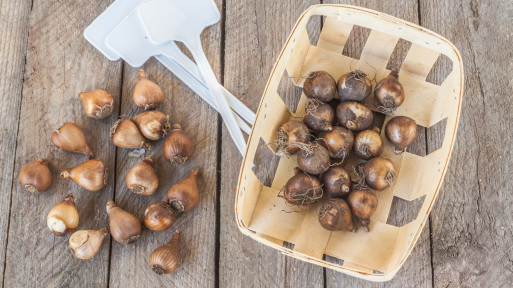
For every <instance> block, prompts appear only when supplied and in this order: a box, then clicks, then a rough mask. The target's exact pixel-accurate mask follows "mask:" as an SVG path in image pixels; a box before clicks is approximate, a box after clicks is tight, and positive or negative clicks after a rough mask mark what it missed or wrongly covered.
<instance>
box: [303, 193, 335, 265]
mask: <svg viewBox="0 0 513 288" xmlns="http://www.w3.org/2000/svg"><path fill="white" fill-rule="evenodd" d="M319 207H320V205H319V203H315V204H314V205H313V207H311V208H310V209H309V210H308V212H307V213H306V215H305V218H304V220H303V224H302V225H301V232H300V233H299V235H298V237H297V239H296V243H295V246H294V252H297V253H302V254H305V255H308V256H310V257H314V258H319V259H322V255H324V250H325V248H326V245H327V243H328V240H329V238H330V235H331V231H328V230H326V229H324V228H322V226H320V225H319V219H318V215H319V212H318V211H319Z"/></svg>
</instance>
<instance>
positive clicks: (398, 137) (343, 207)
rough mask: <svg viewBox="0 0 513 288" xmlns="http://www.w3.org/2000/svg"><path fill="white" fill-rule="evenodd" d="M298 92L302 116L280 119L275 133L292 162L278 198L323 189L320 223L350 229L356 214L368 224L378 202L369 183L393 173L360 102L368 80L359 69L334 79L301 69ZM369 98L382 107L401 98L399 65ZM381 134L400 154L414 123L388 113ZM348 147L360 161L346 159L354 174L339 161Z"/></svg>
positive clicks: (309, 199)
mask: <svg viewBox="0 0 513 288" xmlns="http://www.w3.org/2000/svg"><path fill="white" fill-rule="evenodd" d="M303 93H304V94H305V95H306V97H308V102H307V103H306V106H305V114H304V116H303V121H302V122H301V121H296V120H289V121H287V122H286V123H284V124H283V125H282V126H281V127H280V129H279V130H278V132H277V135H276V140H275V145H276V149H277V154H278V155H280V156H290V155H297V165H298V167H297V168H296V169H295V175H294V176H293V177H292V178H290V179H289V180H288V181H287V183H286V184H285V186H284V187H283V189H282V192H283V198H284V199H285V200H286V201H287V203H289V204H292V205H298V206H307V205H310V204H312V203H314V202H317V201H318V200H320V199H321V198H322V197H323V194H324V191H326V193H327V194H328V196H329V198H330V199H329V200H327V201H326V202H325V203H323V204H322V205H321V206H320V209H319V214H318V218H319V223H320V224H321V226H322V227H324V228H325V229H328V230H331V231H340V230H346V231H351V232H356V231H357V229H358V226H357V224H356V223H355V222H356V221H355V218H356V219H357V220H358V222H359V224H360V225H361V226H362V227H363V228H364V230H365V231H367V232H368V231H369V229H370V228H369V225H370V218H371V216H372V214H373V213H374V212H375V211H376V208H377V205H378V198H377V197H376V194H375V192H374V191H383V190H385V189H387V188H389V187H390V186H391V185H393V183H394V180H395V178H396V176H397V172H396V170H395V167H394V164H393V163H392V161H391V160H390V159H388V158H385V157H380V154H381V153H382V152H383V144H384V139H382V138H381V136H380V134H379V128H375V129H372V128H371V126H372V123H373V120H374V114H373V112H372V110H371V109H369V108H368V107H367V106H366V105H365V104H364V100H365V99H367V97H369V96H370V95H371V93H372V81H371V80H370V79H369V78H368V77H367V75H366V74H365V73H364V72H362V71H359V70H356V71H352V72H349V73H347V74H344V75H342V76H341V77H340V78H339V80H338V81H337V82H336V81H335V79H334V78H333V77H332V76H331V75H330V74H329V73H327V72H325V71H315V72H312V73H310V74H309V75H308V76H307V77H306V79H305V81H304V84H303ZM337 94H338V98H339V99H335V96H336V95H337ZM373 98H374V101H375V105H376V110H378V111H379V112H382V113H384V114H389V113H391V112H393V111H395V110H396V109H397V107H399V106H400V105H401V104H402V103H403V102H404V99H405V95H404V89H403V86H402V85H401V83H400V82H399V74H398V70H396V69H392V71H391V72H390V74H389V75H388V76H387V77H385V78H383V79H382V80H381V81H379V82H378V83H377V84H376V87H375V88H374V97H373ZM353 133H354V134H353ZM385 136H386V138H387V139H388V141H390V142H391V143H392V144H393V145H394V146H395V151H394V152H395V153H396V154H400V153H402V152H404V151H405V150H406V148H407V147H408V146H410V145H411V144H412V143H413V141H414V140H415V138H416V137H417V124H416V123H415V121H414V120H413V119H411V118H409V117H406V116H396V117H393V118H392V119H390V121H388V122H387V124H386V125H385ZM351 152H353V153H354V155H355V156H356V157H358V158H359V159H360V162H361V163H359V164H358V165H356V166H355V167H353V171H354V172H355V173H354V174H355V176H354V177H353V179H352V178H351V175H350V174H349V172H348V171H347V170H346V169H344V167H343V165H342V164H343V163H344V160H345V159H347V157H348V156H349V155H350V153H351ZM364 161H366V162H364ZM372 190H374V191H372Z"/></svg>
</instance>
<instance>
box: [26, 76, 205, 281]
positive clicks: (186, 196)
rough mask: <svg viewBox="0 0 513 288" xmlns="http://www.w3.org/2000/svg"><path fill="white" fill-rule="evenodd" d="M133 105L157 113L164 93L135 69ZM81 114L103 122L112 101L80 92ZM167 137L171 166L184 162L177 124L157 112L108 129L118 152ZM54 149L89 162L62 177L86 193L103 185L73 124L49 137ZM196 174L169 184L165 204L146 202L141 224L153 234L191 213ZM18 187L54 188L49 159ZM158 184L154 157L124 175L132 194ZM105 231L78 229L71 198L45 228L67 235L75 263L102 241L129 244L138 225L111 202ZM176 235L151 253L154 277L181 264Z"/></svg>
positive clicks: (101, 168) (100, 167)
mask: <svg viewBox="0 0 513 288" xmlns="http://www.w3.org/2000/svg"><path fill="white" fill-rule="evenodd" d="M132 96H133V101H134V103H135V104H136V105H137V106H139V107H140V108H143V109H145V110H149V109H155V108H156V107H158V106H159V104H160V103H162V101H163V100H164V93H163V92H162V90H161V89H160V87H159V86H158V85H157V84H155V83H154V82H153V81H151V80H149V79H148V78H146V75H145V73H144V71H143V70H140V71H139V74H138V76H137V79H136V83H135V86H134V91H133V95H132ZM79 97H80V99H81V100H82V104H83V107H84V111H85V113H86V115H87V116H88V117H89V118H92V119H102V118H105V117H108V116H110V115H111V114H112V110H113V109H112V107H113V106H112V105H113V103H114V99H113V98H112V96H111V95H110V94H109V93H107V91H105V90H101V89H96V90H91V91H88V92H83V93H80V94H79ZM166 135H168V136H167V138H166V140H165V142H164V145H163V154H164V157H165V158H166V160H167V161H169V162H170V163H171V164H173V165H179V164H182V163H184V162H186V161H187V160H188V159H189V158H190V157H191V156H192V153H193V150H194V149H193V145H192V141H191V140H190V138H189V137H188V136H187V135H186V134H185V133H184V132H183V131H182V129H181V127H180V125H178V124H174V125H173V126H172V127H171V125H170V124H169V116H166V115H164V114H163V113H162V112H160V111H156V110H149V111H145V112H143V113H140V114H138V115H136V116H134V117H132V118H131V119H120V120H118V121H117V122H116V123H115V124H114V126H113V127H112V128H111V130H110V136H111V139H112V142H113V143H114V144H115V145H116V146H118V147H121V148H134V149H147V150H149V149H150V143H149V142H148V141H149V140H153V141H155V140H159V139H161V138H163V137H165V136H166ZM51 142H52V143H53V145H54V146H55V147H57V148H59V149H61V150H63V151H67V152H72V153H81V154H85V155H86V156H87V157H88V158H89V160H87V161H85V162H83V163H81V164H79V165H77V166H75V167H73V168H70V169H66V170H64V171H62V172H61V174H60V177H61V178H69V179H71V180H73V181H74V182H75V183H77V184H78V185H79V186H80V187H82V188H84V189H85V190H88V191H98V190H100V189H102V188H103V187H104V186H105V185H106V184H107V168H106V167H105V165H104V163H103V162H102V161H100V160H95V159H92V158H94V152H93V151H92V149H91V148H90V147H89V145H88V144H87V142H86V138H85V136H84V133H83V132H82V130H81V129H80V127H78V126H77V125H75V124H74V123H69V122H67V123H64V124H63V125H61V127H59V128H58V129H57V130H55V131H54V132H53V133H52V135H51ZM197 175H198V170H197V169H194V170H192V171H191V172H190V173H189V175H188V176H187V177H186V178H185V179H183V180H181V181H180V182H178V183H176V184H174V185H173V186H171V188H170V189H169V191H168V192H167V197H166V200H165V201H157V202H155V203H152V204H150V205H149V206H148V207H147V208H146V210H145V213H144V220H143V224H144V226H146V227H147V228H148V229H150V230H153V231H163V230H166V229H169V228H170V227H171V226H172V225H173V224H174V222H175V221H176V219H177V218H178V217H179V216H180V215H181V214H182V213H184V212H187V211H190V210H191V209H192V208H193V207H194V206H195V205H196V204H197V203H198V199H199V193H198V187H197ZM19 182H20V184H21V185H22V186H23V187H24V188H25V189H26V190H28V191H30V192H32V193H37V194H38V193H43V192H45V191H47V190H48V189H49V188H50V186H51V185H52V174H51V172H50V170H49V169H48V161H47V160H45V159H39V160H36V161H33V162H31V163H29V164H27V165H25V166H24V167H23V168H22V169H21V170H20V174H19ZM158 184H159V180H158V178H157V174H156V173H155V170H154V168H153V159H152V158H151V157H146V158H145V159H144V160H142V161H141V162H140V163H138V164H136V165H135V166H134V167H132V168H131V169H130V170H129V171H128V172H127V175H126V185H127V187H128V189H130V190H131V191H133V192H134V193H137V194H140V195H143V196H148V195H152V194H154V193H155V192H156V191H157V188H158ZM106 211H107V214H108V216H109V229H107V228H103V229H99V230H78V231H77V228H78V220H79V215H78V211H77V208H76V206H75V202H74V199H73V194H69V195H67V196H66V198H64V200H63V201H61V202H60V203H58V204H57V205H55V206H54V207H53V208H52V209H51V210H50V212H49V213H48V216H47V225H48V228H50V230H51V231H52V232H53V233H54V234H55V235H57V236H64V235H67V234H71V236H70V238H69V247H70V249H71V251H72V252H73V255H75V256H76V257H77V258H79V259H90V258H92V257H93V256H94V255H96V254H97V253H98V251H99V250H100V247H101V245H102V243H103V240H104V238H105V237H106V236H107V235H109V233H110V234H111V235H112V238H114V240H116V241H117V242H119V243H122V244H125V245H127V244H130V243H133V242H135V241H136V240H137V239H139V237H140V235H141V229H142V225H141V221H140V220H139V219H137V217H135V216H134V215H133V214H131V213H129V212H127V211H125V210H123V209H122V208H120V207H118V206H117V205H116V204H115V203H114V202H113V201H109V202H108V203H107V204H106ZM179 238H180V234H179V232H174V234H173V236H172V238H171V241H170V242H169V243H167V244H166V245H163V246H161V247H159V248H157V249H156V250H155V251H153V253H152V254H151V255H150V258H149V263H150V266H151V268H152V269H153V271H154V272H155V273H157V274H159V275H160V274H167V273H172V272H173V271H175V270H176V268H177V267H178V264H179V262H180V253H179Z"/></svg>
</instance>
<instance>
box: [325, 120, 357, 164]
mask: <svg viewBox="0 0 513 288" xmlns="http://www.w3.org/2000/svg"><path fill="white" fill-rule="evenodd" d="M353 142H354V137H353V132H351V130H349V129H346V128H344V127H340V126H335V127H333V129H332V130H331V131H329V132H324V133H321V134H320V135H319V143H320V144H321V145H322V146H324V148H326V149H328V152H329V153H330V156H331V157H332V158H335V159H338V160H340V161H344V159H345V158H346V157H347V156H348V155H349V152H351V149H352V148H353Z"/></svg>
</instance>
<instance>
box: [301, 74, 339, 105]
mask: <svg viewBox="0 0 513 288" xmlns="http://www.w3.org/2000/svg"><path fill="white" fill-rule="evenodd" d="M303 93H305V95H306V97H308V98H310V99H317V100H320V101H323V102H328V101H330V100H331V99H333V97H335V94H337V83H336V82H335V79H334V78H333V76H331V75H330V74H329V73H328V72H326V71H314V72H311V73H310V74H308V76H306V78H305V82H304V83H303Z"/></svg>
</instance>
